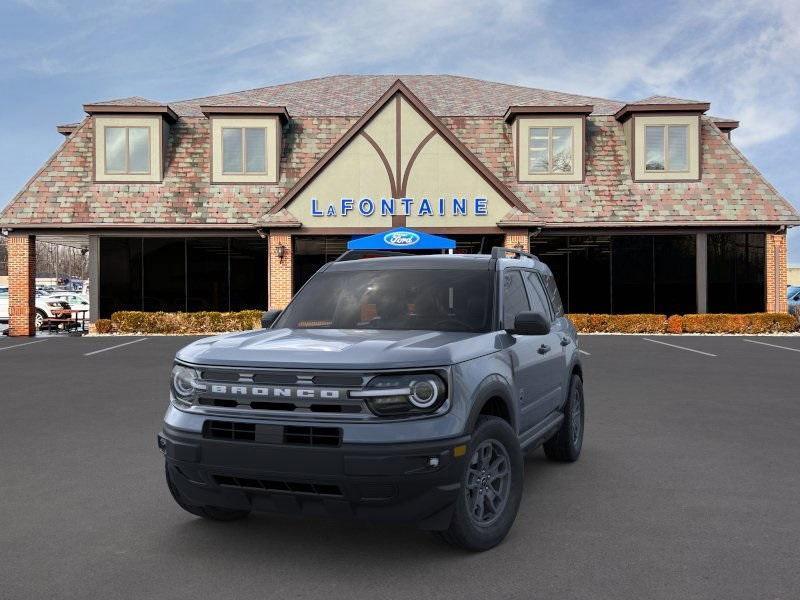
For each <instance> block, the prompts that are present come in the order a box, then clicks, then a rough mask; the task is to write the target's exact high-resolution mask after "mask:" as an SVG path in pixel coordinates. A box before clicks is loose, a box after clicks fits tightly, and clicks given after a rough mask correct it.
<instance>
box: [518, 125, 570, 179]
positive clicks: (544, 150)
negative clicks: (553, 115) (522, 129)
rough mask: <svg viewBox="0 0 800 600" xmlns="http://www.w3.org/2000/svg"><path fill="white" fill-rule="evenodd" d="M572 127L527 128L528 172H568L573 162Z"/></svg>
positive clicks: (531, 173) (534, 173)
mask: <svg viewBox="0 0 800 600" xmlns="http://www.w3.org/2000/svg"><path fill="white" fill-rule="evenodd" d="M573 129H574V128H573V127H530V128H529V129H528V174H529V175H539V174H552V173H559V174H565V173H566V174H568V173H572V171H573V166H574V163H575V160H574V156H573V154H572V138H573V137H574V131H573Z"/></svg>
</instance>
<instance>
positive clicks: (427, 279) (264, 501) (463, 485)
mask: <svg viewBox="0 0 800 600" xmlns="http://www.w3.org/2000/svg"><path fill="white" fill-rule="evenodd" d="M509 254H511V255H512V257H509V256H508V255H509ZM350 258H351V256H349V255H348V254H345V255H343V256H342V257H340V259H338V260H337V261H335V262H332V263H329V264H327V265H325V266H324V267H323V268H321V269H320V270H319V271H318V272H317V273H316V274H315V275H314V276H313V277H312V278H311V279H310V280H309V281H308V282H307V283H306V284H305V285H304V286H303V288H302V289H301V290H300V291H299V292H298V294H297V295H296V296H295V298H294V299H293V300H292V302H291V303H290V304H289V305H288V307H287V308H286V309H285V310H284V311H283V312H279V311H270V312H267V313H264V319H263V321H264V323H263V324H264V326H265V330H257V331H249V332H245V333H234V334H229V335H222V336H217V337H210V338H206V339H201V340H198V341H196V342H194V343H192V344H189V345H188V346H186V347H185V348H183V349H182V350H180V351H179V352H178V353H177V356H176V358H175V364H174V368H173V370H172V381H171V389H170V404H169V408H168V410H167V413H166V416H165V419H164V427H163V431H162V432H161V433H160V434H159V436H158V445H159V448H160V449H161V451H162V452H163V453H164V455H165V457H166V477H167V484H168V486H169V490H170V491H171V492H172V495H173V496H174V498H175V501H176V502H177V503H178V504H179V505H180V506H181V507H182V508H184V509H185V510H187V511H189V512H190V513H192V514H195V515H199V516H201V517H206V518H209V519H216V520H233V519H239V518H242V517H245V516H246V515H247V514H248V513H250V512H251V511H270V512H286V513H297V514H313V515H319V514H326V515H333V516H341V517H359V518H364V519H370V520H391V521H402V522H408V523H415V524H418V525H419V526H421V527H422V528H424V529H430V530H434V531H438V532H440V535H441V536H442V537H443V538H444V539H445V540H447V541H448V542H450V543H452V544H455V545H458V546H461V547H464V548H467V549H470V550H486V549H488V548H491V547H493V546H495V545H496V544H498V543H499V542H500V541H502V540H503V538H504V537H505V535H506V534H507V533H508V531H509V529H510V528H511V525H512V523H513V522H514V519H515V517H516V514H517V510H518V508H519V504H520V500H521V498H522V484H523V452H526V451H530V450H531V449H533V448H536V447H537V446H539V445H542V444H543V445H544V452H545V454H546V455H547V457H548V458H550V459H553V460H556V461H565V462H570V461H574V460H576V459H577V458H578V456H579V454H580V452H581V444H582V439H583V419H584V417H583V415H584V401H583V384H582V371H581V364H580V360H579V353H578V350H577V335H576V331H575V328H574V327H573V325H572V323H571V322H570V321H569V320H568V319H567V318H566V317H565V316H564V312H563V308H562V305H561V300H560V298H559V294H558V290H557V289H556V285H555V282H554V279H553V276H552V273H551V272H550V270H549V269H548V268H547V266H546V265H544V264H543V263H542V262H540V261H539V260H537V259H536V257H535V256H533V255H530V254H527V253H524V252H519V251H516V250H508V249H504V248H494V249H493V250H492V253H491V255H485V254H483V255H480V254H478V255H428V256H419V255H417V256H393V257H378V258H366V259H364V258H361V259H354V260H350Z"/></svg>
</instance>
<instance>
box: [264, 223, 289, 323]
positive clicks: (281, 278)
mask: <svg viewBox="0 0 800 600" xmlns="http://www.w3.org/2000/svg"><path fill="white" fill-rule="evenodd" d="M279 246H283V258H282V259H281V258H278V247H279ZM267 261H268V262H267V264H268V265H269V280H268V282H267V283H268V288H269V302H268V304H269V308H285V307H286V305H287V304H289V300H291V299H292V234H291V233H288V232H285V231H271V232H270V234H269V244H268V257H267Z"/></svg>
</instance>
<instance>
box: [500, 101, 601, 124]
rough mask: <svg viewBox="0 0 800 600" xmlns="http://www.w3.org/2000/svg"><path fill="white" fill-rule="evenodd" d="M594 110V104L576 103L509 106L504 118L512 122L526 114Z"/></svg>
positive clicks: (563, 113) (566, 113) (564, 113)
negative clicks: (570, 104)
mask: <svg viewBox="0 0 800 600" xmlns="http://www.w3.org/2000/svg"><path fill="white" fill-rule="evenodd" d="M592 111H594V106H593V105H591V104H575V105H572V106H569V105H561V106H553V105H538V106H513V105H512V106H509V107H508V110H506V113H505V114H504V115H503V120H504V121H505V122H506V123H510V122H511V121H512V120H514V119H515V118H516V117H517V116H520V115H524V116H526V117H527V116H533V115H536V114H546V115H548V116H557V115H575V114H582V115H588V114H591V113H592Z"/></svg>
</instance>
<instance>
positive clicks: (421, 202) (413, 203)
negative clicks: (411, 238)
mask: <svg viewBox="0 0 800 600" xmlns="http://www.w3.org/2000/svg"><path fill="white" fill-rule="evenodd" d="M350 213H358V214H360V215H361V216H362V217H371V216H373V215H379V216H382V217H387V216H390V217H391V216H396V215H397V216H400V215H403V216H407V217H408V216H418V217H460V216H463V217H466V216H476V217H485V216H487V215H488V214H489V210H488V206H487V199H486V198H480V197H473V198H466V197H460V198H459V197H449V198H427V197H423V198H419V199H417V198H381V199H380V200H378V199H372V198H361V199H359V200H356V199H354V198H344V197H343V198H340V199H339V200H338V201H336V200H335V201H331V202H320V201H319V200H318V199H317V198H311V216H312V217H346V216H347V215H348V214H350Z"/></svg>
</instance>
